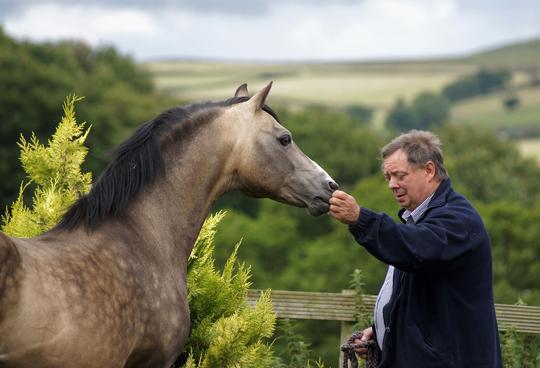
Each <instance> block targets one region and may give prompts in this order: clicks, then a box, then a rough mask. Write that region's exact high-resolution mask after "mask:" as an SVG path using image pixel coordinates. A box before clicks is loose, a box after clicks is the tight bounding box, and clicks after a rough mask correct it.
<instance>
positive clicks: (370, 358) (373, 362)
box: [341, 331, 381, 368]
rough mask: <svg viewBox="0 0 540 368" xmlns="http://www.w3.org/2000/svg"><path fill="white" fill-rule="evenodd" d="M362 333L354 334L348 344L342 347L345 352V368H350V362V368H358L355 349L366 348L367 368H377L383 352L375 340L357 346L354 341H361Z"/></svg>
mask: <svg viewBox="0 0 540 368" xmlns="http://www.w3.org/2000/svg"><path fill="white" fill-rule="evenodd" d="M361 338H362V332H360V331H358V332H354V333H353V334H352V335H351V337H349V340H347V343H345V344H343V345H341V351H342V352H343V368H349V362H350V363H351V366H350V368H358V358H357V357H356V352H355V349H358V348H366V349H367V356H366V368H376V367H377V364H378V362H379V360H380V356H381V352H380V350H379V347H378V346H377V343H376V342H375V341H374V340H370V341H367V342H363V343H359V344H355V343H354V340H356V339H361Z"/></svg>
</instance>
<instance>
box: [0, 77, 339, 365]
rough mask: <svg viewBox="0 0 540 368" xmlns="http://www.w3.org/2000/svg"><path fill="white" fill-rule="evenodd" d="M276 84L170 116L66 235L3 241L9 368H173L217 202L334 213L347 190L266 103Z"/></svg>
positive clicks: (3, 343) (0, 334)
mask: <svg viewBox="0 0 540 368" xmlns="http://www.w3.org/2000/svg"><path fill="white" fill-rule="evenodd" d="M271 85H272V84H271V83H270V84H268V85H267V86H266V87H265V88H263V89H262V90H261V91H259V92H258V93H256V94H255V95H254V96H252V97H251V98H250V97H249V96H248V91H247V86H246V85H242V86H240V87H239V88H238V89H237V91H236V94H235V96H234V97H232V98H231V99H228V100H226V101H221V102H207V103H198V104H192V105H189V106H185V107H175V108H172V109H170V110H168V111H165V112H163V113H161V114H160V115H159V116H157V117H156V118H155V119H153V120H152V121H150V122H148V123H146V124H144V125H142V126H141V127H140V128H139V129H138V130H136V131H135V133H134V134H133V136H131V138H129V139H128V140H127V141H126V142H124V143H123V144H121V145H120V146H119V148H118V149H117V152H116V156H115V158H114V159H113V161H112V162H111V163H110V164H109V166H108V167H107V168H106V169H105V171H104V172H103V173H102V174H101V176H100V177H99V178H98V179H97V180H96V182H95V183H94V185H93V187H92V189H91V190H90V192H89V193H88V194H87V195H85V196H82V197H81V198H79V199H78V200H77V201H76V202H75V203H74V204H73V205H72V207H71V208H70V209H69V210H68V211H67V213H66V214H65V215H64V216H63V218H62V219H61V221H60V223H59V224H58V225H57V226H56V227H54V228H53V229H51V230H50V231H48V232H46V233H44V234H42V235H40V236H37V237H35V238H31V239H22V238H11V237H8V236H6V235H5V234H2V233H0V367H25V368H29V367H36V368H37V367H51V368H52V367H54V368H67V367H70V368H71V367H73V368H105V367H152V368H155V367H169V366H170V365H171V364H172V363H173V362H174V361H175V358H176V357H177V356H178V355H179V353H180V352H181V351H182V348H183V346H184V343H185V341H186V339H187V336H188V334H189V329H190V320H189V308H188V302H187V286H186V272H187V262H188V257H189V255H190V253H191V250H192V248H193V245H194V242H195V240H196V239H197V235H198V234H199V231H200V229H201V226H202V224H203V222H204V219H205V218H206V216H207V214H208V212H209V211H210V209H211V207H212V204H213V203H214V202H215V200H216V199H217V198H218V197H219V196H220V195H221V194H223V193H225V192H229V191H235V190H237V191H242V192H243V193H245V194H247V195H249V196H253V197H269V198H272V199H274V200H277V201H280V202H284V203H287V204H290V205H294V206H299V207H306V208H307V209H308V211H309V212H310V213H311V214H312V215H320V214H323V213H325V212H327V211H328V199H329V197H330V195H331V193H332V191H334V190H335V189H336V188H337V184H336V183H335V182H334V181H333V180H332V179H331V178H330V176H329V175H328V174H327V173H326V172H325V171H324V170H322V169H321V168H320V167H319V166H318V165H317V164H316V163H314V162H313V161H312V160H310V159H309V158H308V157H307V156H306V155H305V154H304V153H302V151H301V150H300V149H299V148H298V147H297V146H296V145H295V143H294V141H293V140H292V138H291V134H290V132H289V131H288V130H287V129H285V128H284V127H283V126H282V125H281V124H280V123H279V121H278V118H277V116H276V114H275V113H274V112H273V111H272V109H271V108H270V107H268V106H267V105H266V104H265V100H266V98H267V95H268V93H269V91H270V88H271Z"/></svg>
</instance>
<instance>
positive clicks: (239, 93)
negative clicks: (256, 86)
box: [234, 83, 249, 97]
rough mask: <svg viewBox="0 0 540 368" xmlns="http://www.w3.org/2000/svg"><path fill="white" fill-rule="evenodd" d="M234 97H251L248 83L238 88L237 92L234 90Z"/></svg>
mask: <svg viewBox="0 0 540 368" xmlns="http://www.w3.org/2000/svg"><path fill="white" fill-rule="evenodd" d="M234 97H249V92H248V89H247V84H246V83H244V84H242V85H241V86H240V87H238V88H237V89H236V92H234Z"/></svg>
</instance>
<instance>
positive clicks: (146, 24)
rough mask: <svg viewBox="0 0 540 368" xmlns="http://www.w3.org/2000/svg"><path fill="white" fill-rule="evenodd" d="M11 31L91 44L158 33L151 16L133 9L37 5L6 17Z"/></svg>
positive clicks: (8, 28) (18, 33)
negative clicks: (79, 39)
mask: <svg viewBox="0 0 540 368" xmlns="http://www.w3.org/2000/svg"><path fill="white" fill-rule="evenodd" d="M5 26H6V29H7V31H8V32H10V33H12V34H15V35H18V36H23V37H28V38H31V39H34V40H46V39H61V38H82V39H85V40H87V41H88V42H91V43H98V42H104V41H105V42H114V40H115V39H117V38H123V37H126V36H127V37H148V36H152V35H155V34H157V33H158V32H159V25H158V23H157V22H156V20H155V19H154V18H153V17H152V15H150V14H148V13H145V12H143V11H140V10H137V9H133V8H103V7H99V6H95V5H90V6H85V5H70V6H68V5H64V6H61V5H57V4H37V5H34V6H31V7H28V8H27V9H26V10H25V11H24V12H23V13H22V14H21V15H19V16H17V17H16V18H8V19H7V20H6V24H5Z"/></svg>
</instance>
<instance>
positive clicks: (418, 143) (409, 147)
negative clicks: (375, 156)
mask: <svg viewBox="0 0 540 368" xmlns="http://www.w3.org/2000/svg"><path fill="white" fill-rule="evenodd" d="M441 145H442V144H441V141H440V140H439V138H438V137H437V136H436V135H435V134H433V133H431V132H428V131H424V130H410V131H408V132H407V133H403V134H401V135H399V136H397V137H396V138H394V139H393V140H392V141H391V142H390V143H388V144H387V145H386V146H384V147H383V148H382V149H381V157H382V159H383V161H384V160H385V159H386V158H388V157H389V156H390V155H392V154H393V153H394V152H396V151H397V150H400V149H401V150H403V151H404V152H405V153H406V154H407V160H408V162H409V163H410V164H411V165H414V166H416V167H424V165H425V164H427V163H428V161H431V162H433V164H434V165H435V176H436V177H437V178H438V179H439V180H444V179H448V178H449V176H448V173H447V171H446V168H445V167H444V159H443V153H442V149H441Z"/></svg>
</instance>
